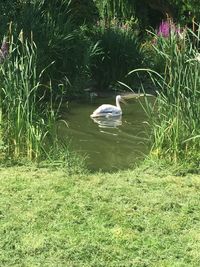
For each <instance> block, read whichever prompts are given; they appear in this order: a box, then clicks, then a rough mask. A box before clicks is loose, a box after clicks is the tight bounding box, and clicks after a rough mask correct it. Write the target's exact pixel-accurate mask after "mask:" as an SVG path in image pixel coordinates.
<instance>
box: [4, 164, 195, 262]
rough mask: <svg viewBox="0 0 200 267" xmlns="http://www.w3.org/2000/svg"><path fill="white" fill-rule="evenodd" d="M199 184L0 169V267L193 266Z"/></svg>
mask: <svg viewBox="0 0 200 267" xmlns="http://www.w3.org/2000/svg"><path fill="white" fill-rule="evenodd" d="M199 178H200V176H199V175H192V174H188V175H185V176H177V175H173V174H172V173H171V172H170V171H167V170H166V169H164V168H162V167H156V169H155V168H154V170H153V169H152V168H151V167H148V166H144V167H140V168H137V169H135V170H133V171H124V172H118V173H115V174H102V173H96V174H85V175H71V176H68V175H67V174H66V172H65V171H63V170H51V169H45V168H43V169H37V168H34V167H30V168H28V167H11V168H1V169H0V194H1V211H0V219H1V220H0V232H1V234H0V236H1V245H0V248H1V249H0V262H1V266H2V267H3V266H6V267H7V266H20V267H21V266H29V267H30V266H48V267H49V266H70V267H71V266H80V267H82V266H95V267H97V266H113V267H114V266H115V267H116V266H124V267H128V266H134V267H136V266H159V267H160V266H182V267H183V266H199V265H200V252H199V248H200V245H199V239H200V237H199V230H200V217H199V214H200V206H199V202H200V195H199V188H200V179H199Z"/></svg>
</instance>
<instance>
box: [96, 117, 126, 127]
mask: <svg viewBox="0 0 200 267" xmlns="http://www.w3.org/2000/svg"><path fill="white" fill-rule="evenodd" d="M91 119H92V120H93V121H94V122H95V123H97V124H98V126H99V127H100V128H116V127H117V126H120V125H122V116H114V117H98V118H91Z"/></svg>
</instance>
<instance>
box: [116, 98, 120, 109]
mask: <svg viewBox="0 0 200 267" xmlns="http://www.w3.org/2000/svg"><path fill="white" fill-rule="evenodd" d="M120 98H121V97H120V96H119V95H117V96H116V106H117V107H118V108H119V109H121V106H120V103H119V101H120Z"/></svg>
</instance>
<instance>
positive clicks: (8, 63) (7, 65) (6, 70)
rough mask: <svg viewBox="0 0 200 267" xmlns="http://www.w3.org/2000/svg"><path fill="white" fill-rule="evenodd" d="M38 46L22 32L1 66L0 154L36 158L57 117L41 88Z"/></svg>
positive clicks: (39, 154)
mask: <svg viewBox="0 0 200 267" xmlns="http://www.w3.org/2000/svg"><path fill="white" fill-rule="evenodd" d="M36 66H37V48H36V45H35V43H34V42H33V41H31V42H28V41H27V40H26V41H24V40H23V32H21V34H20V38H19V40H18V41H17V43H15V44H14V43H13V38H11V47H10V55H9V58H7V59H6V60H5V62H4V63H3V64H2V65H1V66H0V81H1V87H0V91H1V99H0V110H1V118H0V119H1V158H14V159H17V158H21V157H25V158H26V159H30V160H33V159H39V158H41V157H42V155H44V154H45V153H46V152H45V138H46V137H47V135H48V134H49V133H50V130H51V129H52V126H53V125H54V123H55V120H56V114H55V112H54V110H53V108H52V102H51V101H50V104H47V103H45V102H44V100H43V98H44V93H42V92H44V91H49V92H50V93H51V86H49V87H48V86H46V87H45V90H43V89H44V85H42V83H41V78H42V74H43V73H44V71H45V70H43V71H42V72H41V73H39V74H38V73H37V67H36Z"/></svg>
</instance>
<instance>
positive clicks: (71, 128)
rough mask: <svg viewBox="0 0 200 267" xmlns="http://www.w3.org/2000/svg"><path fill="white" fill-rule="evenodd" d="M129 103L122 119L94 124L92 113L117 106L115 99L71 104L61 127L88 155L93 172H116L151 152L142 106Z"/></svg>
mask: <svg viewBox="0 0 200 267" xmlns="http://www.w3.org/2000/svg"><path fill="white" fill-rule="evenodd" d="M140 102H141V103H142V100H140V101H139V100H129V101H128V105H123V104H122V111H123V115H122V117H121V118H120V117H118V118H115V119H114V120H112V119H111V118H108V119H100V121H96V122H95V121H94V120H92V119H91V118H90V114H91V113H92V112H93V110H95V109H96V108H97V107H98V106H99V105H101V104H115V98H114V97H113V98H102V99H95V101H94V102H93V103H71V104H70V106H69V111H66V113H64V116H63V118H64V119H65V120H66V121H67V123H68V127H67V126H66V125H64V124H62V125H60V127H59V128H60V129H59V132H60V135H61V136H62V137H65V136H66V137H67V138H68V139H70V140H71V141H70V143H71V148H72V149H73V150H75V151H77V152H78V153H81V154H82V155H87V159H86V162H87V165H88V167H89V168H90V169H91V170H104V171H115V170H118V169H125V168H129V167H131V166H133V165H135V164H136V163H137V162H138V161H139V160H141V159H142V158H144V155H145V154H147V153H148V135H147V130H146V129H145V128H146V127H145V123H144V122H145V121H146V120H147V118H146V115H145V112H144V111H143V109H142V106H141V104H140Z"/></svg>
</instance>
